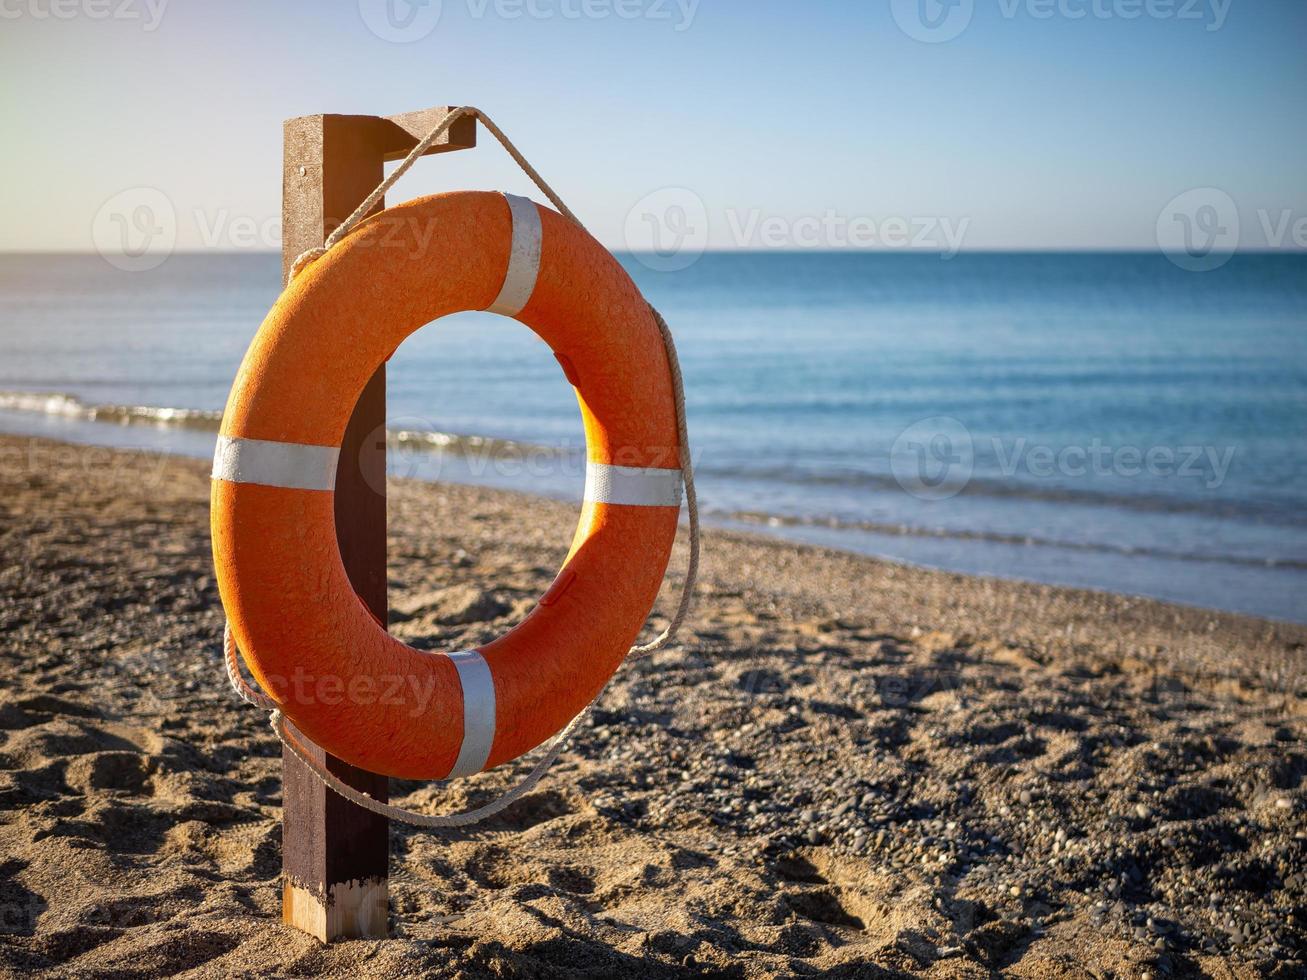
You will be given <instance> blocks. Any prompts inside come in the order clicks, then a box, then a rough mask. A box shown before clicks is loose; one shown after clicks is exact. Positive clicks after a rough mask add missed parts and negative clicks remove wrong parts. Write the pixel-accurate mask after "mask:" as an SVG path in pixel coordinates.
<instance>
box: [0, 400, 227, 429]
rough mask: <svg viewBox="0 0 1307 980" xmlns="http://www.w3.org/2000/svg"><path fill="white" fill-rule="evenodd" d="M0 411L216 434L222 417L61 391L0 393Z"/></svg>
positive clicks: (204, 412)
mask: <svg viewBox="0 0 1307 980" xmlns="http://www.w3.org/2000/svg"><path fill="white" fill-rule="evenodd" d="M0 409H5V410H8V411H11V412H31V413H34V414H39V415H56V416H59V417H61V418H68V419H82V420H84V421H88V422H106V423H113V424H117V425H153V426H159V427H172V428H185V429H199V430H201V431H210V432H217V431H218V425H219V423H221V422H222V413H221V412H213V411H206V410H203V409H198V408H158V407H155V406H152V405H92V404H88V403H86V402H84V401H82V400H81V399H80V398H78V397H76V396H75V395H69V394H65V393H64V392H59V391H46V392H42V391H0Z"/></svg>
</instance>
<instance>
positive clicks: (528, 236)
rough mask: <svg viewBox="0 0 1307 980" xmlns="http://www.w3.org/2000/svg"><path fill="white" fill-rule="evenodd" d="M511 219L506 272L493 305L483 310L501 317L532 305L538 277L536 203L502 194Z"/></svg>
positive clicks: (538, 242) (538, 235) (515, 313)
mask: <svg viewBox="0 0 1307 980" xmlns="http://www.w3.org/2000/svg"><path fill="white" fill-rule="evenodd" d="M504 199H505V200H506V201H508V211H509V214H510V215H511V216H512V219H513V241H512V244H511V245H510V246H509V249H508V271H507V272H506V273H504V285H503V287H502V288H501V289H500V290H499V295H498V296H497V297H496V298H495V301H494V302H493V303H491V304H490V305H489V306H487V307H486V309H487V310H488V311H489V312H491V313H502V314H503V315H504V316H517V315H518V314H519V313H521V312H522V307H524V306H526V304H527V303H529V302H530V301H531V294H532V293H533V292H535V288H536V277H537V276H539V275H540V238H541V230H540V212H539V211H537V210H536V206H535V202H534V201H531V200H529V199H527V198H525V197H518V196H517V195H516V194H505V195H504Z"/></svg>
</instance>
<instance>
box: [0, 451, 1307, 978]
mask: <svg viewBox="0 0 1307 980" xmlns="http://www.w3.org/2000/svg"><path fill="white" fill-rule="evenodd" d="M208 492H209V484H208V479H207V466H206V465H205V464H202V463H199V462H197V461H194V460H186V459H181V458H175V457H163V456H154V455H143V454H139V453H128V452H118V451H112V450H108V449H93V448H86V447H73V446H68V445H61V444H56V443H50V442H41V441H36V440H28V439H18V438H12V437H0V556H2V558H3V561H2V562H0V577H2V579H3V589H2V590H0V671H3V694H0V971H3V972H4V973H6V974H7V975H19V974H25V973H28V972H31V971H40V970H47V971H51V972H53V973H55V974H57V975H61V976H97V977H99V976H128V975H133V976H136V975H147V976H195V977H201V976H205V977H207V976H233V975H306V974H310V973H323V974H328V975H340V976H378V977H381V976H384V977H400V976H410V975H414V976H416V975H422V976H474V977H475V976H496V977H502V976H530V977H554V976H557V977H564V976H567V977H571V976H591V977H610V976H643V977H660V976H700V975H711V976H724V977H771V976H838V977H865V976H871V977H875V976H914V975H923V976H931V977H973V976H974V977H980V976H989V975H992V974H993V973H994V972H995V971H998V972H1001V973H1003V974H1005V975H1011V976H1026V977H1044V976H1058V977H1061V976H1067V977H1081V976H1084V977H1109V976H1131V977H1141V976H1149V975H1151V976H1168V975H1177V976H1184V975H1195V974H1200V973H1201V974H1207V975H1212V976H1238V977H1254V976H1276V977H1290V976H1301V975H1303V972H1302V971H1303V970H1304V965H1303V964H1304V960H1305V959H1307V872H1305V871H1304V870H1303V869H1304V868H1307V793H1304V786H1303V777H1304V775H1307V714H1304V711H1303V700H1302V695H1303V691H1304V683H1303V679H1302V674H1301V665H1302V663H1303V657H1304V641H1307V629H1305V628H1303V627H1298V626H1290V625H1284V624H1279V623H1271V622H1267V621H1262V620H1256V619H1250V618H1243V617H1238V616H1232V615H1226V614H1220V613H1211V612H1206V611H1202V610H1197V609H1189V608H1183V607H1178V606H1169V605H1164V604H1161V603H1156V602H1152V601H1146V600H1141V599H1131V598H1124V597H1118V596H1112V595H1107V594H1098V593H1089V592H1078V591H1073V590H1067V589H1059V588H1053V587H1047V586H1034V585H1026V584H1019V583H1011V582H1003V581H996V580H987V579H978V578H967V577H963V576H958V575H950V574H944V573H937V572H931V571H925V570H920V569H914V568H909V567H904V566H898V565H893V564H889V563H884V562H877V561H873V560H868V559H864V558H859V557H854V556H850V555H846V554H842V553H838V552H833V551H822V550H818V549H812V548H804V547H798V546H794V545H790V544H785V543H780V542H778V541H774V540H769V539H766V538H763V537H751V536H748V535H743V534H734V533H723V532H710V533H708V535H707V537H706V541H705V565H704V573H703V576H702V579H701V583H700V586H699V590H698V596H697V605H696V608H695V610H694V614H693V617H692V620H691V623H690V628H689V629H688V630H686V631H685V633H684V634H683V637H684V642H683V643H682V644H680V645H679V646H678V647H677V648H675V649H672V650H669V651H665V652H662V653H659V654H656V655H655V656H653V657H651V658H648V659H645V660H642V661H638V662H633V663H629V664H627V665H626V666H625V667H624V668H623V669H622V670H621V671H620V672H619V673H618V675H617V677H616V678H615V679H614V681H613V682H612V684H611V685H610V687H609V689H608V690H607V692H606V693H605V694H604V696H603V697H602V699H601V701H600V703H599V706H598V708H597V710H596V711H595V712H594V713H593V716H592V718H591V720H590V722H589V723H588V724H587V725H585V726H584V727H583V728H582V729H581V731H580V732H579V733H578V735H577V737H576V739H575V740H574V742H573V743H572V744H571V745H570V747H569V748H568V750H567V751H566V752H565V754H564V755H563V757H562V759H561V760H560V763H559V764H558V766H557V767H556V768H555V769H554V770H553V771H552V772H551V774H550V775H549V776H548V777H547V778H546V780H545V782H544V783H543V784H542V785H541V787H540V788H539V789H538V790H537V791H536V792H534V793H533V794H532V795H531V796H530V797H529V798H528V799H527V800H525V801H523V802H522V803H521V804H519V805H517V806H515V807H514V808H512V809H510V810H509V811H507V812H506V813H505V814H503V815H501V816H500V817H497V818H495V819H494V820H492V821H490V822H487V823H485V824H483V825H481V826H479V827H476V828H474V829H471V830H468V831H459V832H445V833H425V832H421V833H419V832H414V831H412V830H411V829H409V828H405V827H398V826H397V827H395V828H394V830H393V832H392V838H391V847H392V863H391V867H392V878H391V914H392V929H393V936H394V938H393V939H391V940H389V941H384V942H379V941H355V942H346V943H340V944H336V945H332V946H322V945H320V944H318V943H317V942H316V941H315V940H313V939H310V938H309V937H307V936H305V935H302V934H299V933H296V932H294V931H291V930H289V929H287V928H284V927H283V926H282V925H281V923H280V901H281V895H280V889H279V887H278V882H279V874H280V850H279V849H280V830H279V821H280V818H281V797H280V792H281V784H280V751H279V747H278V746H277V743H276V742H275V740H274V739H273V737H272V735H271V733H270V731H269V730H268V727H267V724H266V720H265V719H264V718H263V717H262V716H261V715H260V714H259V713H258V712H256V711H254V710H253V709H250V708H247V707H246V706H244V705H242V704H241V703H239V702H238V701H237V700H236V699H235V698H234V697H233V695H232V694H231V692H230V690H229V689H228V687H227V685H226V682H225V679H224V678H223V677H222V674H221V668H220V661H219V638H220V634H221V628H222V613H221V609H220V606H219V603H218V597H217V592H216V587H215V584H214V579H213V574H212V569H211V564H210V554H209V535H208ZM574 519H575V513H574V510H573V508H571V507H569V506H566V505H563V504H560V503H556V502H552V501H547V500H543V499H539V498H533V497H528V496H524V495H517V494H512V493H507V492H499V491H488V490H480V489H471V488H466V487H458V486H447V485H429V484H421V483H416V482H404V481H401V482H396V483H394V484H393V485H392V488H391V511H390V526H391V541H390V569H391V584H392V597H393V608H394V613H393V616H392V625H391V628H392V631H393V632H394V633H396V634H397V635H399V636H401V637H403V638H404V639H406V640H407V641H408V642H410V643H413V644H414V645H416V646H420V647H427V648H433V649H450V648H466V647H470V646H474V645H476V644H477V643H480V642H484V641H485V640H487V639H489V638H491V637H492V636H494V635H497V634H499V633H501V632H502V631H504V630H505V629H506V628H507V627H508V626H510V625H511V624H512V623H513V622H515V621H516V620H517V619H519V618H520V617H521V616H522V615H523V614H524V613H525V612H526V611H527V610H528V609H529V608H530V607H531V606H532V604H533V603H534V601H535V599H536V597H537V596H538V595H539V594H540V593H541V592H542V591H543V590H544V588H545V587H546V586H547V585H548V583H549V581H550V580H551V578H552V576H553V572H554V570H555V568H556V567H557V565H558V563H559V562H560V560H561V558H562V556H563V554H564V553H565V549H566V544H567V541H568V540H569V538H570V534H571V526H572V522H573V521H574ZM683 563H684V555H683V554H682V553H680V552H678V554H677V556H676V557H675V558H674V560H673V566H672V567H673V576H672V578H671V579H670V580H669V583H668V585H667V586H666V587H665V590H664V599H663V601H662V602H661V603H660V605H659V611H660V612H661V611H663V610H664V609H665V608H666V605H667V596H669V595H670V594H671V592H672V587H673V586H674V585H675V583H676V578H675V576H676V575H677V574H679V569H681V568H683V567H684V565H683ZM660 622H661V620H660V619H659V617H658V616H657V615H656V616H655V617H654V619H653V621H652V623H651V627H657V626H658V625H659V623H660ZM522 771H523V767H522V766H521V765H518V766H517V767H509V771H507V772H499V771H496V772H492V773H489V774H484V775H481V776H478V777H474V778H472V779H470V780H467V781H463V782H459V783H456V784H454V785H451V786H449V787H441V786H428V785H421V784H407V783H399V784H396V785H395V788H394V791H393V798H394V799H396V800H397V801H398V802H401V803H403V804H405V805H407V806H410V807H414V808H417V809H420V810H425V811H429V812H436V811H440V810H453V809H459V808H463V807H466V806H468V805H469V804H472V803H475V802H477V801H480V800H484V799H487V798H489V796H490V795H492V794H493V793H494V792H495V791H496V790H498V789H501V788H502V787H504V786H505V785H507V784H508V782H509V780H510V779H511V778H513V777H514V775H515V774H520V772H522Z"/></svg>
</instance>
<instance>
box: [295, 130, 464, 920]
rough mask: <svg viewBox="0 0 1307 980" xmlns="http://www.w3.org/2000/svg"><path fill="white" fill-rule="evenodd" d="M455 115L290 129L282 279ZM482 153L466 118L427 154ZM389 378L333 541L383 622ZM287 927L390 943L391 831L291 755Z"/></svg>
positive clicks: (377, 378)
mask: <svg viewBox="0 0 1307 980" xmlns="http://www.w3.org/2000/svg"><path fill="white" fill-rule="evenodd" d="M449 111H450V110H449V108H448V107H442V108H437V109H426V110H423V111H420V112H410V113H405V114H404V115H401V116H391V117H388V118H386V117H381V116H340V115H319V116H301V117H300V118H297V119H289V120H287V121H286V123H285V130H284V136H285V154H284V158H283V160H284V165H283V174H282V277H283V279H284V278H285V276H286V274H287V273H288V272H289V271H290V266H291V263H292V262H293V261H294V260H295V258H296V256H298V255H299V254H300V253H301V252H303V251H304V250H305V249H309V248H313V247H315V246H318V245H321V244H322V243H323V241H325V239H326V237H327V235H328V234H330V233H331V231H332V230H333V229H334V228H335V227H336V226H337V225H339V224H340V223H341V222H342V221H344V220H345V218H347V217H349V215H350V214H351V213H352V212H353V210H354V209H355V208H356V207H358V206H359V204H361V203H362V202H363V200H364V199H365V198H366V197H367V196H368V195H369V194H370V193H372V191H373V189H374V188H376V186H377V184H379V183H381V179H382V177H383V174H384V171H383V164H384V163H385V162H386V161H388V160H398V159H401V158H402V157H403V156H404V155H405V154H407V153H408V152H409V151H410V150H411V149H412V148H413V147H414V146H415V145H416V144H417V142H418V140H420V139H421V138H422V137H423V136H425V135H426V134H427V133H428V132H430V131H431V129H432V128H433V127H434V126H436V125H438V124H439V123H440V121H441V120H442V119H443V118H444V117H445V116H446V115H447V114H448V113H449ZM475 144H476V121H475V120H474V119H472V118H463V119H460V120H459V121H458V122H456V123H455V124H454V125H453V126H452V127H450V131H449V132H448V133H446V134H445V136H444V137H443V138H442V139H441V140H440V141H438V142H437V143H436V144H435V145H433V146H432V147H431V149H430V150H428V151H427V152H428V153H440V152H444V151H447V150H461V149H466V148H469V147H472V146H474V145H475ZM385 426H386V369H385V366H384V365H383V366H382V367H381V368H379V369H378V371H377V373H376V374H375V375H374V376H373V377H372V379H371V381H369V382H368V384H367V387H366V388H365V389H364V390H363V394H362V396H361V397H360V398H359V400H358V403H357V405H356V406H355V408H354V414H353V416H352V417H351V419H350V422H349V427H348V429H347V431H346V433H345V440H344V443H343V444H342V446H341V453H340V464H339V468H338V470H337V474H336V536H337V538H338V540H339V542H340V553H341V557H342V558H343V559H344V561H345V570H346V571H347V572H348V573H349V578H350V582H351V583H352V584H353V586H354V589H355V591H356V592H358V594H359V596H360V597H361V598H362V599H363V601H364V602H365V603H367V606H368V608H369V609H371V610H372V613H373V615H375V616H376V617H377V618H378V619H379V620H380V621H381V622H382V623H385V622H386V619H387V614H388V606H387V601H386V430H385ZM315 750H316V752H317V761H318V762H321V763H325V765H326V767H327V768H328V769H329V770H330V771H331V772H333V773H335V774H336V775H337V776H339V777H340V778H341V779H342V780H344V781H345V782H346V783H348V784H349V785H351V786H353V787H355V788H356V789H361V790H364V791H366V792H367V793H369V794H371V795H372V796H373V797H374V798H376V799H381V800H385V799H387V798H388V793H389V783H388V780H387V778H386V777H385V776H380V775H377V774H376V773H370V772H366V771H364V770H362V769H356V768H354V767H353V766H351V765H348V764H346V763H344V762H341V761H340V760H339V759H336V758H334V757H333V756H329V755H326V754H325V753H324V752H322V750H320V749H316V747H315ZM282 782H283V799H284V807H285V809H284V813H283V817H282V873H283V880H282V919H283V921H284V922H286V923H288V924H289V925H293V926H295V927H296V928H298V929H303V930H304V931H305V932H308V933H310V934H312V935H314V936H317V937H318V938H319V939H320V940H322V941H323V942H331V941H332V940H335V939H349V938H359V937H369V938H379V937H385V936H386V935H387V932H388V928H387V918H388V908H387V906H388V891H387V885H386V876H387V875H386V872H387V863H388V860H389V856H390V843H389V824H388V822H387V821H386V820H385V819H384V818H382V817H378V816H376V815H375V814H372V813H369V812H368V811H367V810H364V809H362V808H360V807H356V806H354V805H353V804H352V803H349V802H347V801H346V800H344V799H342V798H341V797H339V796H337V795H336V794H335V793H332V792H331V791H330V790H328V789H327V788H326V787H325V786H323V785H322V782H321V781H320V780H319V779H318V778H317V777H316V776H314V775H313V773H312V772H311V771H310V770H309V769H308V768H307V767H305V766H304V765H303V764H302V763H301V762H300V761H299V760H298V759H296V758H295V757H294V756H293V755H291V754H290V752H289V751H288V750H287V751H283V753H282Z"/></svg>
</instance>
